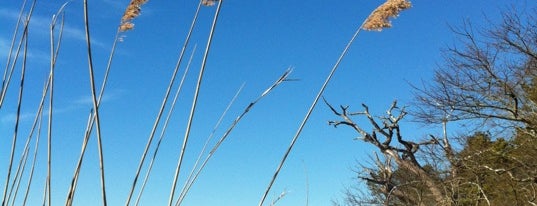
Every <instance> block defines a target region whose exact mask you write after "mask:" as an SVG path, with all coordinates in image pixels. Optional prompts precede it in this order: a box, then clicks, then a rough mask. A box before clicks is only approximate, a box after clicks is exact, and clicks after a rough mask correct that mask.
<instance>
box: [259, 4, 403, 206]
mask: <svg viewBox="0 0 537 206" xmlns="http://www.w3.org/2000/svg"><path fill="white" fill-rule="evenodd" d="M407 8H410V2H408V1H407V0H388V1H386V2H385V3H384V4H382V5H380V6H379V7H377V9H375V10H374V11H373V12H372V13H371V14H370V15H369V16H368V17H367V18H366V19H365V20H364V22H363V23H362V24H361V25H360V26H359V27H358V28H357V29H356V31H355V32H354V35H353V36H352V37H351V39H350V40H349V42H348V43H347V45H346V46H345V48H344V49H343V51H342V52H341V54H340V55H339V57H338V59H337V61H336V63H335V64H334V66H333V67H332V69H331V71H330V73H329V74H328V76H327V77H326V79H325V81H324V83H323V84H322V86H321V88H320V89H319V92H318V93H317V95H316V96H315V98H314V99H313V102H312V103H311V106H310V108H309V109H308V112H307V113H306V115H305V116H304V119H303V120H302V122H301V123H300V126H299V127H298V129H297V131H296V133H295V135H294V136H293V138H292V140H291V143H290V144H289V147H287V150H286V151H285V153H284V155H283V157H282V159H281V161H280V163H279V165H278V167H277V168H276V171H275V172H274V175H273V176H272V179H271V180H270V182H269V184H268V186H267V188H266V190H265V193H264V194H263V196H262V197H261V201H260V202H259V204H258V205H259V206H262V205H263V203H264V202H265V199H266V197H267V195H268V193H269V192H270V189H271V188H272V185H273V184H274V181H275V180H276V178H277V177H278V174H279V173H280V170H281V169H282V167H283V165H284V164H285V160H287V157H288V155H289V153H290V152H291V150H292V149H293V146H294V145H295V143H296V141H297V140H298V137H299V136H300V133H301V132H302V129H304V126H306V123H307V122H308V120H309V117H310V115H311V113H312V112H313V110H314V109H315V106H316V105H317V102H318V101H319V99H320V98H321V96H322V95H323V92H324V90H325V89H326V86H328V83H329V82H330V80H331V79H332V76H333V75H334V73H335V72H336V70H337V69H338V67H339V64H340V63H341V61H342V60H343V58H344V57H345V55H346V54H347V52H348V51H349V48H350V47H351V45H352V43H353V42H354V40H355V39H356V37H357V36H358V34H359V33H360V31H362V30H363V29H366V30H376V31H381V30H382V29H383V28H389V27H390V26H391V24H390V23H389V19H388V18H389V17H396V16H397V15H398V14H399V12H400V11H401V10H403V9H407Z"/></svg>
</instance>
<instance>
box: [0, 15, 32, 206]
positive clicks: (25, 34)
mask: <svg viewBox="0 0 537 206" xmlns="http://www.w3.org/2000/svg"><path fill="white" fill-rule="evenodd" d="M29 23H30V17H28V18H26V21H25V22H24V31H23V34H22V39H21V43H24V51H23V65H22V69H21V80H20V87H19V98H18V102H17V115H16V118H15V129H14V132H13V139H12V142H11V153H10V156H9V165H8V170H7V177H6V181H5V182H6V184H5V187H4V193H3V197H2V206H5V205H7V204H8V201H9V198H8V197H7V191H8V187H9V183H10V181H11V170H12V168H13V159H14V156H15V147H16V145H17V134H18V130H19V120H20V110H21V105H22V93H23V90H24V77H25V71H26V57H27V54H28V25H29ZM14 181H15V180H14ZM6 198H8V199H6Z"/></svg>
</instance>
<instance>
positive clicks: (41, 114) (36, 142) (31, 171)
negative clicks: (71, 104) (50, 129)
mask: <svg viewBox="0 0 537 206" xmlns="http://www.w3.org/2000/svg"><path fill="white" fill-rule="evenodd" d="M41 111H42V110H41ZM38 117H39V125H38V129H37V130H38V133H37V137H36V138H35V149H34V157H33V159H32V167H31V169H30V174H29V177H28V184H27V185H26V193H25V194H24V200H23V202H22V205H23V206H24V205H26V201H27V200H28V195H29V194H30V186H31V185H32V179H33V176H34V169H35V164H36V162H37V161H36V160H37V152H38V149H39V139H40V137H41V125H42V122H43V118H42V117H43V113H42V112H39V113H38Z"/></svg>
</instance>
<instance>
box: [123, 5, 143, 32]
mask: <svg viewBox="0 0 537 206" xmlns="http://www.w3.org/2000/svg"><path fill="white" fill-rule="evenodd" d="M147 1H148V0H131V2H130V3H129V5H128V6H127V9H125V13H124V14H123V17H121V24H120V25H119V30H120V31H122V32H124V31H128V30H131V29H133V28H134V24H133V23H132V22H131V21H132V20H133V19H134V18H136V17H138V16H139V15H140V13H141V11H142V9H141V6H142V4H145V3H146V2H147Z"/></svg>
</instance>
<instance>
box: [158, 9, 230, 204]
mask: <svg viewBox="0 0 537 206" xmlns="http://www.w3.org/2000/svg"><path fill="white" fill-rule="evenodd" d="M221 8H222V0H219V1H218V6H217V7H216V11H215V15H214V19H213V23H212V26H211V30H210V32H209V38H208V40H207V45H206V47H205V53H204V54H203V59H202V61H201V68H200V72H199V75H198V81H197V83H196V90H195V92H194V98H193V100H192V107H191V109H190V115H189V117H188V123H187V126H186V131H185V135H184V138H183V144H182V147H181V152H180V154H179V160H178V162H177V167H176V169H175V175H174V178H173V183H172V188H171V190H170V197H169V199H168V206H172V203H173V197H174V194H175V188H176V186H177V179H178V177H179V172H180V171H181V164H182V163H183V157H184V154H185V150H186V146H187V143H188V137H189V135H190V128H191V127H192V120H193V119H194V114H195V111H196V105H197V102H198V95H199V91H200V88H201V83H202V80H203V73H204V72H205V65H206V63H207V58H208V56H209V50H210V48H211V42H212V39H213V35H214V30H215V28H216V22H217V20H218V16H219V14H220V9H221Z"/></svg>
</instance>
